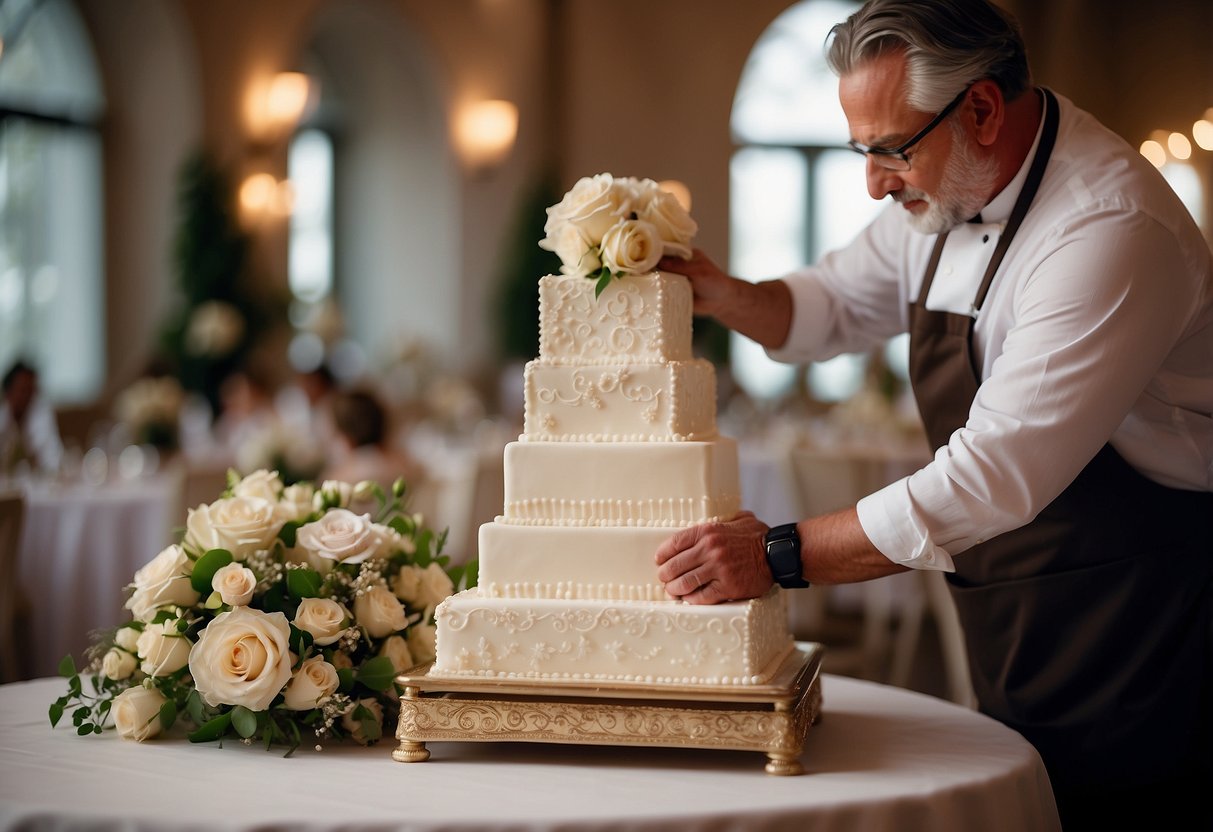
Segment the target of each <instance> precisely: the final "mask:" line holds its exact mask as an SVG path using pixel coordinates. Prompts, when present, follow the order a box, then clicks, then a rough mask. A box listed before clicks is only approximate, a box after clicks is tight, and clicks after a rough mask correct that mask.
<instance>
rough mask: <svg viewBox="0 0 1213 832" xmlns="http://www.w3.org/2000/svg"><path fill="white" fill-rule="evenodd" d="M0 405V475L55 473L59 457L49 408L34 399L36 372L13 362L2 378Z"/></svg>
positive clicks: (60, 449)
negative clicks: (26, 470) (23, 472)
mask: <svg viewBox="0 0 1213 832" xmlns="http://www.w3.org/2000/svg"><path fill="white" fill-rule="evenodd" d="M3 391H4V400H3V401H2V402H0V473H5V474H8V473H14V472H16V471H17V470H20V469H22V468H27V469H28V470H33V471H57V470H58V469H59V460H60V458H61V457H62V456H63V443H62V442H61V441H60V439H59V426H58V424H57V423H56V422H55V412H54V411H53V410H52V409H51V406H50V404H49V403H48V402H47V401H46V400H45V399H43V398H42V397H41V396H39V395H38V371H37V370H35V369H34V368H33V366H32V365H30V364H28V363H26V362H25V361H21V360H17V361H16V362H14V364H13V366H12V367H10V368H9V370H8V372H6V373H5V374H4V382H3Z"/></svg>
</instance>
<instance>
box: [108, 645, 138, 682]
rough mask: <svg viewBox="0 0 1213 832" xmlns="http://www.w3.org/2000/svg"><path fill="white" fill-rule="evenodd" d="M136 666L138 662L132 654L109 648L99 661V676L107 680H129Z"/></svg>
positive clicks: (117, 648) (116, 648)
mask: <svg viewBox="0 0 1213 832" xmlns="http://www.w3.org/2000/svg"><path fill="white" fill-rule="evenodd" d="M138 666H139V662H138V660H137V659H136V658H135V656H134V654H132V653H128V652H127V651H125V650H123V649H121V648H119V647H111V648H110V649H109V650H108V651H106V653H105V657H104V658H103V659H101V674H102V675H103V676H105V678H107V679H113V680H114V681H120V680H122V679H129V678H130V677H131V674H132V673H134V672H135V668H136V667H138Z"/></svg>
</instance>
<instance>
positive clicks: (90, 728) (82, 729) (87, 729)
mask: <svg viewBox="0 0 1213 832" xmlns="http://www.w3.org/2000/svg"><path fill="white" fill-rule="evenodd" d="M96 727H97V726H95V725H93V723H91V722H86V723H84V724H83V725H81V726H79V727H78V728H77V729H76V736H78V737H83V736H87V735H88V734H95V733H97V731H95V730H94V729H95V728H96Z"/></svg>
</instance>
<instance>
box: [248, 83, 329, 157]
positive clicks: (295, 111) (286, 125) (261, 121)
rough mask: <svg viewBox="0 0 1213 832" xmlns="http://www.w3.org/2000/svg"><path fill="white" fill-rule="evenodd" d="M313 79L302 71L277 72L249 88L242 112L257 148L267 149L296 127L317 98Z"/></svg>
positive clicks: (316, 89)
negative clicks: (243, 111)
mask: <svg viewBox="0 0 1213 832" xmlns="http://www.w3.org/2000/svg"><path fill="white" fill-rule="evenodd" d="M318 97H319V96H318V88H317V85H316V82H315V81H314V80H313V79H312V78H310V77H309V76H308V75H306V74H305V73H302V72H279V73H278V74H277V75H275V76H273V77H272V78H270V79H269V80H268V81H263V82H261V83H259V84H257V83H255V84H253V86H252V87H250V89H249V94H248V97H247V99H246V102H245V103H246V106H245V114H246V116H247V118H248V126H249V136H250V137H251V140H252V144H253V145H254V147H255V148H256V149H258V150H266V149H268V148H269V147H271V146H272V145H274V144H275V143H277V142H279V141H281V140H282V139H284V138H285V137H287V136H288V135H290V132H291V131H292V130H294V129H295V125H296V124H298V123H299V122H300V120H302V119H303V118H304V117H305V116H306V115H307V114H308V112H310V110H311V109H312V107H313V106H314V105H315V103H316V100H317V98H318Z"/></svg>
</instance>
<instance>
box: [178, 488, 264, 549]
mask: <svg viewBox="0 0 1213 832" xmlns="http://www.w3.org/2000/svg"><path fill="white" fill-rule="evenodd" d="M275 505H276V504H275V503H273V502H270V501H269V500H264V499H262V498H260V497H227V498H225V499H222V500H216V501H215V502H213V503H211V504H210V505H200V506H198V508H192V509H190V510H189V514H188V516H187V517H186V521H185V543H186V546H187V547H192V549H197V550H198V551H201V552H205V551H207V550H209V549H227V550H228V551H229V552H231V553H232V557H234V558H235V559H236V560H244V558H245V557H247V556H248V555H249V554H251V553H253V552H256V551H258V550H260V549H267V548H269V545H270V543H271V542H272V541H273V539H274V537H275V536H276V535H277V534H278V532H279V531H280V530H281V529H282V523H283V521H282V520H280V519H278V517H277V515H276V514H275V513H274V507H275Z"/></svg>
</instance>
